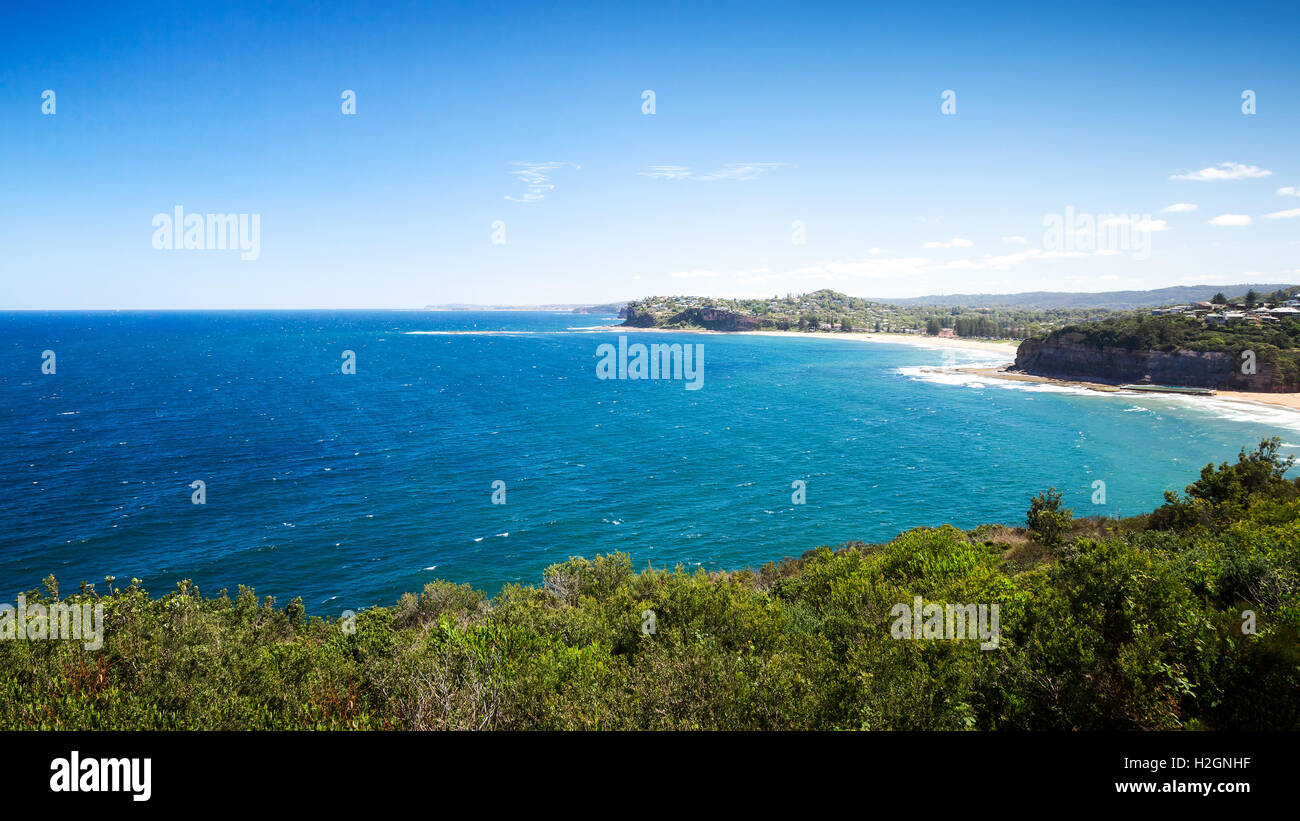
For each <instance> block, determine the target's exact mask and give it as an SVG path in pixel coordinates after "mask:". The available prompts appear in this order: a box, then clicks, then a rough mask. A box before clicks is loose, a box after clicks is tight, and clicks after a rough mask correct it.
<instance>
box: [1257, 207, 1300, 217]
mask: <svg viewBox="0 0 1300 821" xmlns="http://www.w3.org/2000/svg"><path fill="white" fill-rule="evenodd" d="M1293 217H1300V208H1291V209H1289V210H1286V211H1274V212H1273V213H1271V214H1265V215H1264V219H1266V220H1285V219H1291V218H1293Z"/></svg>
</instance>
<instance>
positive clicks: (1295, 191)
mask: <svg viewBox="0 0 1300 821" xmlns="http://www.w3.org/2000/svg"><path fill="white" fill-rule="evenodd" d="M1277 193H1278V196H1281V197H1300V188H1296V187H1295V186H1294V185H1284V186H1282V187H1281V188H1279V189H1277Z"/></svg>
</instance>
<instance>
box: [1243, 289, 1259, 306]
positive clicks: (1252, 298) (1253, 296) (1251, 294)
mask: <svg viewBox="0 0 1300 821" xmlns="http://www.w3.org/2000/svg"><path fill="white" fill-rule="evenodd" d="M1258 304H1259V294H1258V293H1256V292H1255V289H1254V288H1251V289H1250V290H1249V291H1247V292H1246V307H1247V308H1254V307H1255V306H1256V305H1258Z"/></svg>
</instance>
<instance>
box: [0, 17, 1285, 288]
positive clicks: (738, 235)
mask: <svg viewBox="0 0 1300 821" xmlns="http://www.w3.org/2000/svg"><path fill="white" fill-rule="evenodd" d="M34 5H35V6H36V7H35V8H24V9H18V8H15V6H14V5H12V4H11V5H9V6H7V7H6V8H5V10H4V11H3V12H2V14H3V18H4V19H3V23H4V24H3V25H2V26H0V308H23V309H25V308H294V307H322V308H332V307H337V308H372V307H396V308H402V307H420V306H423V305H426V304H430V303H445V302H477V303H536V302H594V301H605V300H615V299H625V298H632V297H637V296H642V295H646V294H663V293H700V294H710V295H717V296H738V295H739V296H748V295H770V294H774V293H786V292H789V291H796V292H798V291H807V290H814V289H817V288H822V287H831V288H835V289H837V290H842V291H845V292H848V293H850V294H854V295H857V296H866V297H901V296H912V295H919V294H925V293H954V292H968V291H982V292H1006V291H1019V290H1038V289H1051V290H1078V291H1102V290H1115V289H1121V288H1155V287H1163V286H1167V285H1174V284H1195V283H1210V284H1214V283H1229V282H1243V281H1254V282H1300V196H1294V195H1293V193H1294V192H1297V191H1300V157H1298V156H1297V153H1298V152H1297V146H1298V145H1300V127H1298V126H1300V56H1298V55H1297V50H1296V44H1297V42H1300V26H1298V25H1297V23H1300V11H1297V9H1296V7H1295V4H1294V3H1291V4H1289V5H1288V4H1277V5H1272V6H1270V5H1259V6H1251V7H1250V8H1249V10H1245V9H1243V10H1240V11H1238V10H1231V9H1229V10H1224V9H1223V8H1222V7H1220V8H1219V9H1215V8H1213V7H1211V6H1208V5H1204V6H1203V5H1196V4H1180V6H1179V7H1178V8H1177V9H1172V8H1171V9H1170V10H1160V9H1156V8H1152V7H1151V6H1150V4H1122V5H1121V4H1116V5H1114V6H1110V7H1104V6H1100V5H1095V6H1078V5H1067V6H1060V7H1056V8H1051V7H1048V6H1047V5H1045V4H1041V3H1032V4H1003V5H1001V6H999V7H998V8H996V9H992V8H989V7H987V6H985V4H970V3H960V4H957V3H951V4H949V3H930V4H891V5H887V6H876V5H871V4H861V3H854V4H820V5H808V6H804V5H799V4H762V3H752V2H751V3H735V4H708V5H707V6H705V5H704V4H698V3H683V4H673V3H664V2H654V3H594V4H589V5H588V4H574V3H562V4H561V3H555V4H528V5H525V4H519V3H509V4H492V3H473V4H468V3H467V4H430V5H423V4H420V5H416V4H410V5H405V6H403V5H400V4H375V8H370V7H367V6H363V5H360V4H356V5H352V4H333V3H318V4H312V5H310V6H304V7H302V8H300V9H297V10H293V9H289V8H288V7H285V8H264V7H263V5H262V4H260V3H254V4H246V5H245V4H189V5H185V4H176V3H166V4H157V5H152V6H149V5H144V4H140V5H138V6H134V7H133V8H131V9H130V10H129V11H120V10H114V9H109V8H107V7H105V6H104V5H102V4H86V5H74V6H68V5H59V4H34ZM209 6H214V8H210V7H209ZM216 6H219V7H216ZM46 89H49V90H52V91H54V92H55V95H56V97H55V105H56V108H55V113H54V114H53V115H46V114H43V113H42V93H43V92H44V91H45V90H46ZM345 89H351V90H353V91H355V93H356V114H355V115H345V114H343V113H342V111H341V104H342V103H341V94H342V92H343V91H344V90H345ZM1247 89H1249V90H1251V91H1253V92H1255V104H1256V113H1255V114H1253V115H1247V114H1243V113H1242V99H1241V95H1242V92H1243V91H1244V90H1247ZM645 90H653V91H654V93H655V113H654V114H652V115H647V114H643V113H642V106H643V102H642V92H643V91H645ZM945 90H952V91H953V92H955V94H956V113H955V114H953V115H945V114H943V113H942V112H941V107H940V106H941V102H942V100H941V94H942V93H943V92H944V91H945ZM1206 169H1213V170H1212V171H1210V172H1208V173H1207V172H1205V170H1206ZM539 175H540V176H539ZM1177 177H1186V179H1178V178H1177ZM1207 177H1208V178H1210V179H1206V178H1207ZM529 181H533V182H536V183H538V184H537V185H536V186H533V187H531V188H530V186H529V185H528V182H529ZM530 191H531V192H532V193H531V195H530ZM1279 192H1281V193H1279ZM1175 204H1180V205H1182V206H1183V209H1184V210H1175V211H1166V210H1164V209H1166V208H1168V207H1169V206H1172V205H1175ZM178 205H179V206H181V207H182V208H184V209H185V211H186V212H188V213H200V214H206V213H233V214H248V215H254V214H255V215H258V217H259V224H260V236H259V240H260V242H259V246H260V247H259V252H258V255H257V258H256V259H251V260H245V259H241V254H240V253H239V252H237V251H230V250H201V249H196V250H158V249H156V248H155V247H154V242H153V239H154V234H155V229H154V227H153V222H152V221H153V219H154V217H155V215H157V214H171V213H172V210H173V208H174V207H175V206H178ZM1191 205H1194V206H1196V208H1195V210H1186V209H1187V207H1188V206H1191ZM1067 207H1072V208H1073V209H1074V213H1076V214H1080V215H1086V216H1095V217H1096V218H1097V219H1098V221H1099V222H1101V221H1104V219H1105V218H1106V215H1111V216H1110V218H1111V219H1112V220H1113V219H1115V215H1120V214H1124V215H1131V219H1130V223H1131V224H1132V225H1136V226H1137V228H1136V229H1134V230H1135V233H1134V234H1132V238H1131V239H1128V240H1125V239H1122V238H1121V239H1120V240H1118V241H1114V240H1112V241H1111V242H1110V244H1109V245H1108V246H1107V247H1104V248H1102V247H1087V246H1084V249H1083V250H1079V249H1078V248H1074V249H1073V250H1069V251H1061V250H1059V247H1058V248H1057V250H1053V249H1052V248H1051V247H1050V240H1049V239H1048V238H1047V237H1046V236H1045V231H1046V230H1047V229H1046V228H1045V225H1044V223H1045V220H1047V219H1049V217H1050V215H1061V216H1063V215H1064V214H1065V213H1066V209H1067ZM1289 212H1294V215H1292V214H1291V213H1289ZM1270 215H1272V216H1270ZM1247 217H1248V218H1249V222H1248V223H1247V222H1245V218H1247ZM496 221H502V222H503V223H504V224H505V242H504V244H494V243H493V241H492V239H493V223H494V222H496ZM796 221H798V222H799V223H801V224H802V226H803V235H804V238H805V241H804V242H802V243H800V242H797V241H795V240H796V238H797V233H798V227H797V226H796ZM1113 224H1114V223H1113ZM1076 227H1077V224H1076ZM1145 240H1149V245H1147V246H1146V247H1147V249H1148V250H1147V251H1146V252H1144V251H1143V242H1144V241H1145Z"/></svg>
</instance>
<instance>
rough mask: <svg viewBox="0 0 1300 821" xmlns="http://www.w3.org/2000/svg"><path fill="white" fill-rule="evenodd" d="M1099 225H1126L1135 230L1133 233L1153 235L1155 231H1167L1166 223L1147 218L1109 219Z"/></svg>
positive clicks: (1121, 217)
mask: <svg viewBox="0 0 1300 821" xmlns="http://www.w3.org/2000/svg"><path fill="white" fill-rule="evenodd" d="M1101 224H1102V225H1103V226H1108V225H1119V226H1123V225H1128V226H1131V227H1132V228H1133V230H1135V231H1146V232H1148V233H1155V232H1156V231H1168V230H1169V224H1168V223H1166V222H1165V221H1164V220H1153V219H1149V218H1148V219H1136V220H1135V219H1133V218H1132V217H1128V216H1118V217H1111V218H1110V219H1108V220H1102V223H1101Z"/></svg>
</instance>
